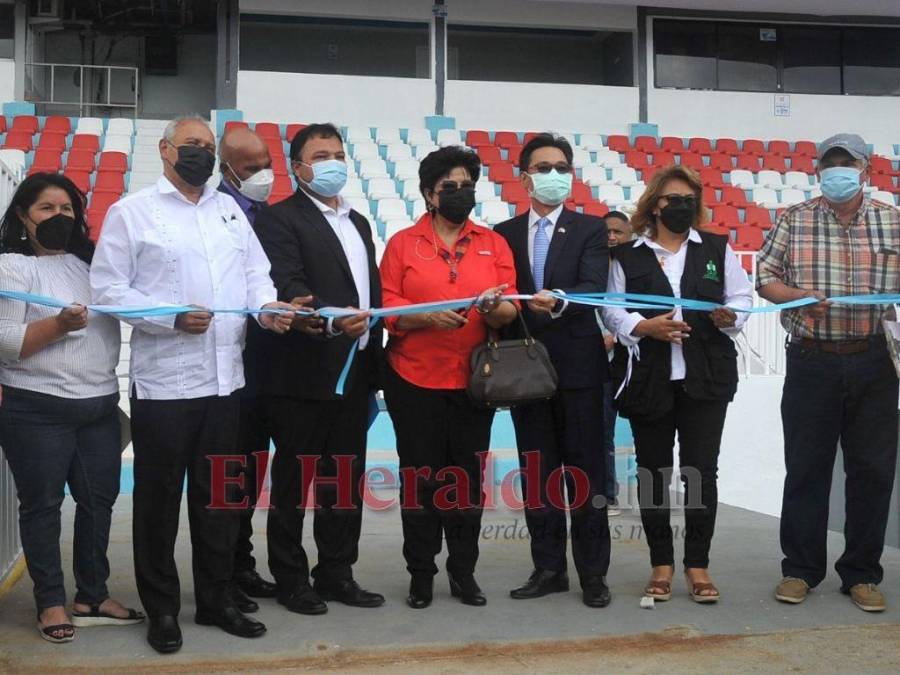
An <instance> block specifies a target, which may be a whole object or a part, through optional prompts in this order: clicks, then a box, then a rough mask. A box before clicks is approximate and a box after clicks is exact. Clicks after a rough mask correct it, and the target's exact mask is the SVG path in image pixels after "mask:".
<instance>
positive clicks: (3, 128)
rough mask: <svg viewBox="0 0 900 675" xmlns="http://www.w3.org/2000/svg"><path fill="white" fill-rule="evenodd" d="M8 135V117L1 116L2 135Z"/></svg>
mask: <svg viewBox="0 0 900 675" xmlns="http://www.w3.org/2000/svg"><path fill="white" fill-rule="evenodd" d="M5 133H6V117H5V116H4V115H0V134H5Z"/></svg>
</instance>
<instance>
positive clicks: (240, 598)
mask: <svg viewBox="0 0 900 675" xmlns="http://www.w3.org/2000/svg"><path fill="white" fill-rule="evenodd" d="M231 599H232V600H233V601H234V604H235V605H237V608H238V609H239V610H241V614H253V612H258V611H259V605H258V604H256V603H255V602H254V601H253V600H251V599H250V598H248V597H247V594H246V593H244V591H242V590H241V589H240V588H238V587H237V586H232V587H231Z"/></svg>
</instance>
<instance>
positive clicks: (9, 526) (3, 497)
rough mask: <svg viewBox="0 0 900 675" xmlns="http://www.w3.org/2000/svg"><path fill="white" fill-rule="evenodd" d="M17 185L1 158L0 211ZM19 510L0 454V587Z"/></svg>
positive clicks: (12, 556) (14, 549) (11, 559)
mask: <svg viewBox="0 0 900 675" xmlns="http://www.w3.org/2000/svg"><path fill="white" fill-rule="evenodd" d="M18 184H19V178H18V172H17V171H14V170H13V169H11V168H10V167H8V166H7V165H6V163H5V162H4V161H3V160H2V159H0V213H2V212H3V211H5V210H6V206H7V204H9V202H10V200H11V199H12V195H13V193H14V192H15V190H16V186H17V185H18ZM18 510H19V502H18V499H17V498H16V486H15V483H13V478H12V473H11V472H10V470H9V466H8V465H7V464H6V459H5V458H4V457H3V455H2V453H0V586H2V585H3V582H4V581H6V578H7V576H8V575H9V574H10V572H12V570H13V568H14V567H15V565H16V561H18V559H19V556H21V555H22V543H21V541H20V540H19V518H18Z"/></svg>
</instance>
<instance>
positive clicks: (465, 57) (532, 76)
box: [447, 25, 634, 87]
mask: <svg viewBox="0 0 900 675" xmlns="http://www.w3.org/2000/svg"><path fill="white" fill-rule="evenodd" d="M447 56H448V59H447V76H448V78H449V79H451V80H479V81H491V82H553V83H559V84H605V85H620V86H628V87H630V86H632V84H633V82H634V71H633V59H632V35H631V33H628V32H609V31H572V30H546V29H541V30H535V29H533V28H510V27H493V26H491V27H488V26H461V25H451V26H447Z"/></svg>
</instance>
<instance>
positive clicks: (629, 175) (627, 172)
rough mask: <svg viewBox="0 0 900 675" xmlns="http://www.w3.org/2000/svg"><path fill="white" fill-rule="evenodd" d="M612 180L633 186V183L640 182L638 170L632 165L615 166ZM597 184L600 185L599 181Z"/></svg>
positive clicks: (623, 185) (626, 185) (622, 184)
mask: <svg viewBox="0 0 900 675" xmlns="http://www.w3.org/2000/svg"><path fill="white" fill-rule="evenodd" d="M610 180H611V182H613V183H615V184H616V185H621V186H622V187H631V186H632V185H636V184H637V183H639V182H640V181H639V180H638V175H637V172H636V171H635V170H634V169H632V168H631V167H630V166H616V167H613V169H612V176H611V177H610ZM585 182H587V181H585ZM607 182H609V181H607ZM597 185H599V183H597Z"/></svg>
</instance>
